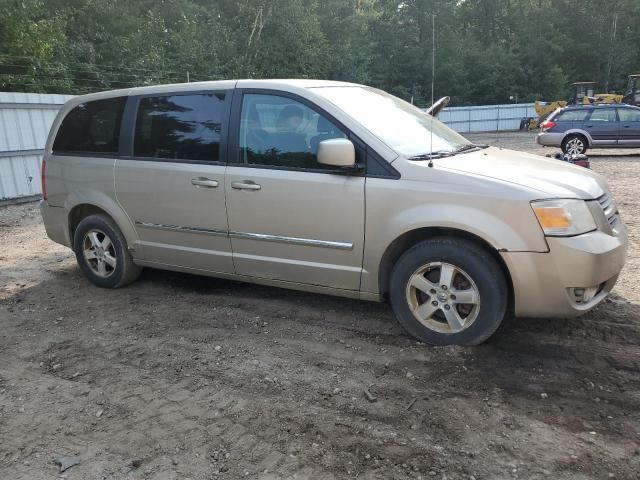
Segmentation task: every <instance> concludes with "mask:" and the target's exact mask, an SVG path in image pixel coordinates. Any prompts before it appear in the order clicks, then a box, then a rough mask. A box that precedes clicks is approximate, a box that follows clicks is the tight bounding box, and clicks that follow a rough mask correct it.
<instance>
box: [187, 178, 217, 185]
mask: <svg viewBox="0 0 640 480" xmlns="http://www.w3.org/2000/svg"><path fill="white" fill-rule="evenodd" d="M191 185H194V186H196V187H207V188H216V187H217V186H218V185H219V183H218V181H217V180H211V179H210V178H205V177H197V178H192V179H191Z"/></svg>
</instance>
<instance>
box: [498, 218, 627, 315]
mask: <svg viewBox="0 0 640 480" xmlns="http://www.w3.org/2000/svg"><path fill="white" fill-rule="evenodd" d="M547 242H548V244H549V252H548V253H533V252H503V253H502V258H503V259H504V261H505V263H506V265H507V268H508V269H509V272H510V273H511V280H512V282H513V290H514V309H515V312H514V313H515V314H516V316H519V317H575V316H578V315H581V314H583V313H585V312H587V311H589V310H591V309H592V308H593V307H595V306H596V305H597V304H598V303H600V302H601V301H602V300H604V299H605V298H606V297H607V295H608V294H609V293H610V292H611V290H612V289H613V287H614V285H615V283H616V280H617V279H618V275H619V274H620V271H621V270H622V267H623V266H624V261H625V258H626V253H627V243H628V239H627V230H626V227H625V226H624V224H622V223H621V222H619V223H618V225H616V228H615V232H614V234H613V235H610V234H608V233H604V232H601V231H595V232H590V233H586V234H583V235H578V236H575V237H567V238H554V237H549V238H547ZM583 290H584V291H587V292H591V293H593V294H594V295H593V296H592V298H589V297H590V295H587V296H586V298H584V297H581V296H580V295H579V294H580V292H581V291H583Z"/></svg>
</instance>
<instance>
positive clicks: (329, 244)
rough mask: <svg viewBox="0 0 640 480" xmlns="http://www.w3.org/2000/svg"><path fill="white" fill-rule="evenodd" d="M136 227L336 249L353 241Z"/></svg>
mask: <svg viewBox="0 0 640 480" xmlns="http://www.w3.org/2000/svg"><path fill="white" fill-rule="evenodd" d="M135 224H136V227H140V228H149V229H153V230H169V231H174V232H189V233H202V234H205V235H224V236H229V237H232V238H244V239H250V240H262V241H266V242H280V243H288V244H291V245H306V246H309V247H323V248H334V249H337V250H353V243H348V242H333V241H329V240H316V239H314V238H297V237H283V236H280V235H268V234H264V233H248V232H227V231H226V230H210V229H208V228H199V227H185V226H181V225H164V224H161V223H149V222H140V221H138V220H136V222H135Z"/></svg>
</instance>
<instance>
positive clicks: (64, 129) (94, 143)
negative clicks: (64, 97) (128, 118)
mask: <svg viewBox="0 0 640 480" xmlns="http://www.w3.org/2000/svg"><path fill="white" fill-rule="evenodd" d="M126 102H127V99H126V97H119V98H108V99H104V100H94V101H91V102H86V103H81V104H80V105H78V106H77V107H75V108H74V109H73V110H71V111H70V112H69V113H68V114H67V116H66V117H65V118H64V120H63V121H62V124H61V125H60V128H59V129H58V133H57V135H56V138H55V140H54V142H53V153H54V154H87V155H90V154H92V153H100V154H108V153H112V154H116V153H118V145H119V142H120V125H121V123H122V114H123V113H124V107H125V104H126Z"/></svg>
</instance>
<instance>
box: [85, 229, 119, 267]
mask: <svg viewBox="0 0 640 480" xmlns="http://www.w3.org/2000/svg"><path fill="white" fill-rule="evenodd" d="M82 253H83V255H84V259H85V261H86V262H87V265H88V266H89V268H90V269H91V271H92V272H93V273H94V274H96V275H97V276H99V277H102V278H108V277H110V276H111V275H113V272H115V270H116V265H117V258H116V249H115V246H114V245H113V242H112V241H111V239H110V238H109V237H108V236H107V234H106V233H104V232H103V231H102V230H99V229H96V228H94V229H91V230H89V231H88V232H87V233H86V234H85V236H84V238H83V239H82Z"/></svg>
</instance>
